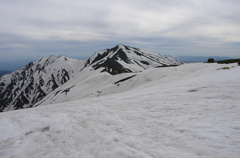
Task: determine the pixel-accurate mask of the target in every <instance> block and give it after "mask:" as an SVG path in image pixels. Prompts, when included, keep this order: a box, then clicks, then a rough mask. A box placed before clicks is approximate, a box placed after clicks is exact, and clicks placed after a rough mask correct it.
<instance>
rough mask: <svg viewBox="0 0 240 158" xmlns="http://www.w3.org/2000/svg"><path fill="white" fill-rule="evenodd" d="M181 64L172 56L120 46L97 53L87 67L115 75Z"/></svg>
mask: <svg viewBox="0 0 240 158" xmlns="http://www.w3.org/2000/svg"><path fill="white" fill-rule="evenodd" d="M180 64H182V62H181V61H179V60H177V59H174V58H172V57H171V56H166V55H165V56H162V55H160V54H157V53H154V52H150V51H145V50H140V49H138V48H134V47H130V46H125V45H122V44H119V45H117V46H115V47H113V48H111V49H105V50H102V51H100V52H97V53H95V54H94V55H93V56H92V57H91V58H89V59H88V60H87V61H86V63H85V67H88V66H92V67H93V68H94V69H95V70H96V69H100V68H101V69H102V72H103V71H107V72H109V73H110V74H112V75H114V74H119V73H124V72H139V71H142V70H146V69H149V68H154V67H159V66H166V65H180Z"/></svg>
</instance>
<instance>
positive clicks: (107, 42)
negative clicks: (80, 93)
mask: <svg viewBox="0 0 240 158" xmlns="http://www.w3.org/2000/svg"><path fill="white" fill-rule="evenodd" d="M0 2H1V5H0V20H1V23H0V35H1V39H0V55H1V56H5V55H6V54H7V53H8V52H11V53H13V52H15V54H19V56H24V55H26V52H28V55H32V56H39V54H42V55H48V54H50V53H54V52H59V53H60V52H62V53H65V54H66V55H70V56H81V55H79V52H82V54H83V55H82V56H87V55H89V56H90V55H91V54H92V53H93V52H94V51H97V50H99V49H104V47H105V48H106V47H112V46H114V45H115V44H118V43H123V44H129V45H133V46H136V47H140V48H145V49H148V48H149V49H151V50H154V51H160V50H163V51H165V52H167V53H169V54H171V53H173V54H177V53H179V55H180V54H181V53H186V52H187V53H186V54H191V53H192V54H191V55H194V53H195V54H197V53H201V50H203V47H205V48H204V50H203V51H204V52H208V53H213V52H214V53H215V54H213V55H223V56H227V54H226V53H228V52H229V51H231V52H232V54H233V55H234V54H235V55H236V54H237V50H239V49H240V46H239V43H240V27H239V23H240V19H239V16H238V15H240V11H239V9H238V6H239V4H240V2H239V1H238V0H228V1H225V0H211V1H193V0H182V1H179V0H169V1H165V0H151V1H149V0H139V1H135V0H121V1H120V0H116V1H110V0H101V1H97V0H89V1H83V0H69V1H65V0H51V1H49V0H41V1H40V0H36V1H32V0H24V1H18V0H8V1H4V0H0ZM233 43H234V44H233ZM222 47H224V48H223V49H222ZM214 49H215V50H221V51H213V50H214ZM208 50H209V51H208ZM23 52H25V53H23ZM217 52H220V53H217ZM224 53H225V54H224ZM21 54H22V55H21ZM56 54H58V53H56ZM186 54H184V55H186Z"/></svg>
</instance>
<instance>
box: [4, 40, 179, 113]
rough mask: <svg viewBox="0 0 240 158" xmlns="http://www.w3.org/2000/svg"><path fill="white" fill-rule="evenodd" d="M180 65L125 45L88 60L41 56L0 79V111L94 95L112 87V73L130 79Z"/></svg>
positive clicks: (167, 58)
mask: <svg viewBox="0 0 240 158" xmlns="http://www.w3.org/2000/svg"><path fill="white" fill-rule="evenodd" d="M180 64H183V63H182V62H181V61H180V60H177V59H174V58H173V57H171V56H167V55H160V54H157V53H154V52H149V51H144V50H141V49H138V48H134V47H130V46H125V45H117V46H115V47H113V48H111V49H105V50H102V51H100V52H97V53H95V54H94V55H93V56H92V57H90V58H89V59H88V60H78V59H72V58H68V57H65V56H59V57H56V56H50V57H43V58H41V59H39V60H36V61H34V62H30V63H29V64H27V65H26V66H25V67H23V68H21V69H19V70H17V71H14V72H12V73H11V74H7V75H4V76H2V77H0V111H9V110H15V109H21V108H27V107H32V106H38V105H40V104H46V103H55V102H65V101H68V100H69V99H70V98H73V97H78V98H81V97H82V98H84V97H86V96H88V97H89V96H98V95H100V93H101V92H100V91H98V90H99V89H101V88H104V87H105V86H110V85H112V80H114V77H113V76H114V75H116V74H121V73H124V74H125V73H126V74H129V73H131V74H130V76H132V75H134V74H132V73H137V72H141V71H144V70H147V69H149V68H155V67H162V66H171V65H173V66H176V65H180ZM125 76H127V77H129V75H125ZM70 80H71V82H70ZM119 82H121V81H118V82H117V81H115V84H116V85H117V84H118V83H119ZM67 83H68V84H67ZM110 83H111V84H110ZM109 84H110V85H109ZM63 85H64V86H63ZM62 86H63V87H62ZM61 87H62V88H61ZM111 93H112V92H111ZM70 94H71V95H70Z"/></svg>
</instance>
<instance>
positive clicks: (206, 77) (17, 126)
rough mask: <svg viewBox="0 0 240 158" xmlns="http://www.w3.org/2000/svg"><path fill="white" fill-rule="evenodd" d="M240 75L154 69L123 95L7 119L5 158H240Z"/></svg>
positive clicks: (2, 134) (189, 67)
mask: <svg viewBox="0 0 240 158" xmlns="http://www.w3.org/2000/svg"><path fill="white" fill-rule="evenodd" d="M224 66H228V67H230V69H228V70H222V69H220V70H217V69H219V68H221V67H224ZM239 74H240V67H239V66H237V64H231V65H218V64H204V63H197V64H184V65H181V66H179V67H174V68H161V69H156V70H154V69H150V70H146V71H144V72H142V73H139V74H137V75H136V76H135V77H134V78H132V79H130V80H127V81H125V82H122V83H120V86H115V87H114V88H116V87H118V88H121V86H122V87H129V89H128V90H126V88H125V91H123V92H122V93H116V94H111V93H108V95H107V94H106V95H105V96H99V97H91V98H85V99H81V100H75V101H72V102H65V103H58V104H52V105H46V106H39V107H36V108H31V109H25V110H18V111H10V112H5V113H1V115H0V157H4V158H5V157H18V158H21V157H29V158H30V157H31V158H32V157H33V158H34V157H36V158H37V157H49V158H50V157H76V158H77V157H84V158H98V157H99V158H101V157H102V158H106V157H111V158H112V157H114V158H126V157H129V158H139V157H144V158H160V157H163V158H171V157H172V158H175V157H179V158H181V157H182V158H188V157H189V158H193V157H201V158H202V157H203V158H212V157H217V158H225V157H230V158H237V157H239V148H240V124H239V122H240V101H239V92H240V82H239V81H240V75H239ZM137 81H138V83H136V82H137ZM106 82H107V81H106ZM76 86H77V85H76ZM110 87H111V86H110ZM110 87H109V88H106V89H105V90H109V92H111V91H113V90H112V88H110ZM123 89H124V88H123Z"/></svg>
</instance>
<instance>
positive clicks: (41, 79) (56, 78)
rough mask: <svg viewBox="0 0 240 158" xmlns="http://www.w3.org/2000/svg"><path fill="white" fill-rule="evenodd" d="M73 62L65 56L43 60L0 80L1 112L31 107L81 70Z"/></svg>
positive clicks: (73, 60)
mask: <svg viewBox="0 0 240 158" xmlns="http://www.w3.org/2000/svg"><path fill="white" fill-rule="evenodd" d="M76 62H78V61H77V60H76V59H70V58H67V57H64V56H60V57H55V56H50V57H44V58H42V59H40V60H37V61H35V62H31V63H29V64H27V65H26V66H25V67H24V68H22V69H20V70H17V71H15V72H13V73H11V74H8V75H5V76H2V77H0V112H2V111H8V110H16V109H22V108H27V107H31V106H33V105H34V104H35V103H36V102H38V101H40V100H41V99H42V98H44V97H45V96H46V95H47V94H49V93H50V92H52V91H53V90H55V89H56V88H58V87H59V86H61V85H62V84H64V83H66V82H67V81H68V80H69V79H71V78H72V77H73V76H74V74H75V72H78V71H79V70H80V69H81V67H78V66H79V64H75V65H74V63H76ZM79 62H82V65H83V61H79Z"/></svg>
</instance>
